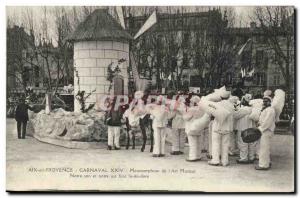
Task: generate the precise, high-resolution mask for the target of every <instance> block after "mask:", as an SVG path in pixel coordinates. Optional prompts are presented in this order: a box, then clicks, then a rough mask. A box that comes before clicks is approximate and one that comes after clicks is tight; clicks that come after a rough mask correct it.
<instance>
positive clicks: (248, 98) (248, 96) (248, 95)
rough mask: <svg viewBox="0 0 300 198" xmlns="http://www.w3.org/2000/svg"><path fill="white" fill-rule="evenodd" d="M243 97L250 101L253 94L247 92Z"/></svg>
mask: <svg viewBox="0 0 300 198" xmlns="http://www.w3.org/2000/svg"><path fill="white" fill-rule="evenodd" d="M242 98H243V99H244V100H245V101H247V102H249V101H250V100H251V99H252V95H251V94H245V95H244V96H243V97H242Z"/></svg>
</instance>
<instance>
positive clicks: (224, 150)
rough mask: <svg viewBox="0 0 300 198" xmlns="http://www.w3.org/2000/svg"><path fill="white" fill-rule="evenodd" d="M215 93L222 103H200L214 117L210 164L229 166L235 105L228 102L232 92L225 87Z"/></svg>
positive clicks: (204, 101)
mask: <svg viewBox="0 0 300 198" xmlns="http://www.w3.org/2000/svg"><path fill="white" fill-rule="evenodd" d="M215 92H216V93H215V94H219V96H220V97H221V99H222V101H220V102H211V101H206V100H203V101H201V102H200V107H201V108H203V109H204V110H205V111H207V112H208V113H210V114H211V115H212V116H213V117H214V121H213V124H212V160H210V161H209V162H208V164H209V165H214V166H218V165H220V164H222V165H223V166H227V165H228V164H229V161H228V152H229V145H230V133H232V131H233V113H234V105H233V103H232V102H230V101H229V100H228V99H229V96H230V91H226V89H225V87H223V88H221V89H219V90H218V91H215ZM220 156H221V161H220Z"/></svg>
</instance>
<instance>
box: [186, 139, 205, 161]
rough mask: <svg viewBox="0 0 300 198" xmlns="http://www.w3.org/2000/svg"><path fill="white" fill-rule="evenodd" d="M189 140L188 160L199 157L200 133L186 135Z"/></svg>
mask: <svg viewBox="0 0 300 198" xmlns="http://www.w3.org/2000/svg"><path fill="white" fill-rule="evenodd" d="M187 137H188V141H189V158H188V159H189V160H196V159H200V158H201V139H202V136H201V135H188V136H187Z"/></svg>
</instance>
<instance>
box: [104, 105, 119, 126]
mask: <svg viewBox="0 0 300 198" xmlns="http://www.w3.org/2000/svg"><path fill="white" fill-rule="evenodd" d="M121 119H122V111H121V109H120V108H119V109H118V110H114V109H112V110H110V111H108V112H107V113H106V124H107V125H108V126H121V125H122V122H121Z"/></svg>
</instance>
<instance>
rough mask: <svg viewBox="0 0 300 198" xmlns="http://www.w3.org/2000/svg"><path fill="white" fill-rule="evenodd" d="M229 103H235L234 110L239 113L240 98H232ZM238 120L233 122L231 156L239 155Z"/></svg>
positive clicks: (230, 145)
mask: <svg viewBox="0 0 300 198" xmlns="http://www.w3.org/2000/svg"><path fill="white" fill-rule="evenodd" d="M229 101H230V102H231V103H233V106H234V110H235V111H237V110H238V109H239V103H240V101H239V97H237V96H230V98H229ZM236 124H237V123H236V120H235V119H234V120H233V131H232V133H230V144H229V155H230V156H235V155H237V154H238V153H239V149H238V138H237V137H238V135H237V129H236Z"/></svg>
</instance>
